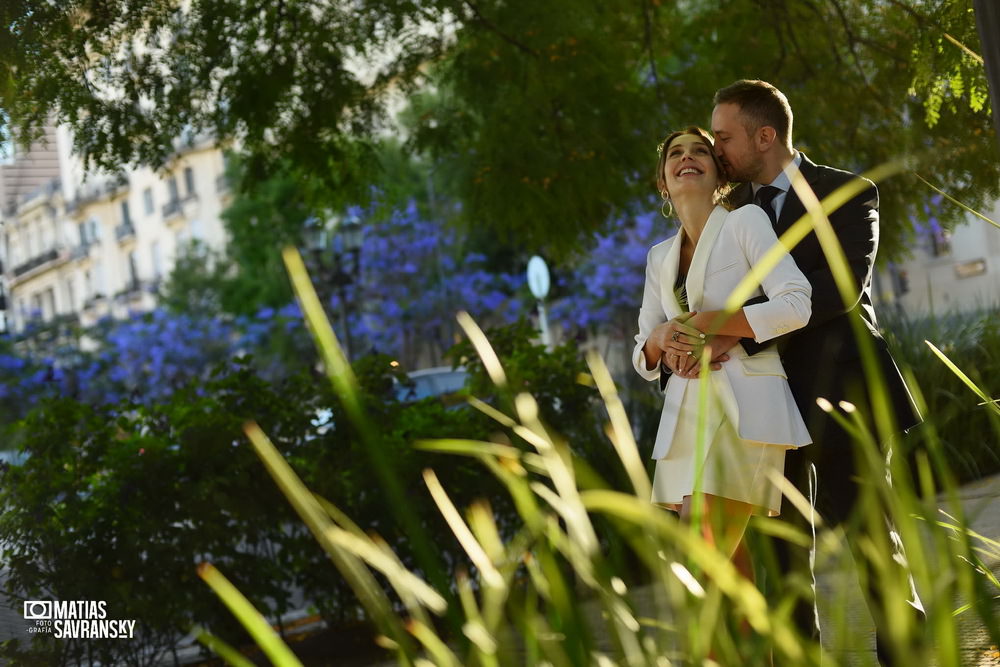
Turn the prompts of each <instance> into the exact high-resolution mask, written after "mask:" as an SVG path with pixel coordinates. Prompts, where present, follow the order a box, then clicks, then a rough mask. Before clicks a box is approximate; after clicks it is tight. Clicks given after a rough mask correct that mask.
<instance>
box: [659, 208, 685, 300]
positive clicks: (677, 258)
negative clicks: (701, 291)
mask: <svg viewBox="0 0 1000 667" xmlns="http://www.w3.org/2000/svg"><path fill="white" fill-rule="evenodd" d="M683 240H684V228H683V227H682V228H681V229H680V230H679V231H678V232H677V236H675V237H674V240H673V242H672V243H671V244H670V249H669V250H667V254H666V255H665V256H664V257H663V263H662V264H660V276H661V278H660V302H661V303H662V304H663V312H664V313H665V314H666V316H667V319H668V320H672V319H673V318H675V317H677V316H678V315H680V314H681V312H682V311H681V305H680V304H679V303H678V302H677V295H676V294H675V293H674V283H676V282H677V270H678V267H679V266H680V263H681V242H682V241H683Z"/></svg>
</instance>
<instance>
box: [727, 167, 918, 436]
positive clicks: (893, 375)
mask: <svg viewBox="0 0 1000 667" xmlns="http://www.w3.org/2000/svg"><path fill="white" fill-rule="evenodd" d="M800 170H801V172H802V176H803V177H804V178H805V180H806V182H807V183H808V184H809V186H810V187H811V188H812V189H813V191H814V192H815V193H816V196H817V197H819V199H820V200H822V199H823V198H824V197H826V196H827V195H829V194H830V193H831V192H833V191H834V190H836V189H837V188H839V187H840V186H842V185H844V184H845V183H847V182H848V181H850V180H852V179H856V178H860V177H859V176H855V175H854V174H852V173H850V172H847V171H841V170H840V169H833V168H831V167H825V166H821V165H817V164H815V163H813V162H812V161H810V160H809V159H808V158H807V157H806V156H805V155H803V156H802V164H801V166H800ZM865 185H866V186H867V187H866V188H865V189H864V191H862V192H861V194H859V195H857V196H856V197H854V198H853V199H851V200H850V201H849V202H848V203H846V204H845V205H843V206H842V207H840V208H839V209H838V210H836V211H834V212H833V213H831V214H830V216H829V217H830V223H831V224H832V226H833V229H834V231H835V232H836V234H837V238H838V240H839V241H840V244H841V246H842V247H843V249H844V254H845V255H846V256H847V260H848V263H849V264H850V268H851V273H852V274H853V276H854V284H855V287H856V290H855V291H854V294H853V300H852V302H851V303H848V304H845V303H844V299H843V298H842V297H841V295H840V292H839V291H838V290H837V286H836V284H835V283H834V280H833V274H832V272H831V271H830V265H829V263H828V262H827V261H826V256H825V255H824V254H823V250H822V248H821V247H820V244H819V239H818V238H817V237H816V234H815V233H812V232H811V233H810V234H809V235H808V236H806V237H805V238H804V239H803V240H802V241H801V242H800V243H799V244H798V245H796V246H795V248H793V249H792V251H791V255H792V257H793V258H794V259H795V263H796V264H798V266H799V269H801V271H802V272H803V273H804V274H805V275H806V278H808V279H809V282H810V283H811V284H812V290H813V291H812V316H811V317H810V319H809V323H808V324H807V325H806V326H805V327H804V328H802V329H799V330H797V331H794V332H792V333H790V334H787V335H785V336H782V337H780V338H777V339H775V340H774V341H772V342H769V343H768V345H770V344H776V345H778V346H779V349H780V350H781V358H782V361H783V362H784V365H785V370H786V371H787V373H788V383H789V385H790V386H791V389H792V393H793V395H794V396H795V400H796V403H797V404H798V406H799V410H800V411H801V412H802V416H803V417H804V418H805V419H806V424H807V425H808V426H809V428H810V432H811V433H812V436H813V439H814V441H816V442H817V443H820V442H822V441H827V442H829V441H831V440H840V441H843V442H845V443H846V442H848V438H847V435H846V434H844V433H842V431H841V430H840V429H839V427H838V428H837V429H833V428H830V425H829V424H828V423H824V424H823V425H822V426H819V422H829V421H830V420H828V419H825V418H824V417H823V415H822V414H821V413H820V411H819V410H818V408H817V406H816V398H817V397H820V396H822V397H824V398H826V399H828V400H830V402H831V403H833V405H834V406H836V405H837V404H838V403H839V401H841V400H850V401H851V402H854V403H856V404H857V405H858V406H859V407H862V409H864V408H865V407H867V405H870V402H869V400H868V398H867V395H868V394H867V387H868V385H869V383H868V382H867V380H866V378H865V374H864V370H863V368H862V365H861V352H860V349H859V347H858V342H857V339H856V337H855V333H854V331H853V328H852V320H854V321H857V322H860V323H861V324H862V327H863V331H864V335H865V336H868V337H869V339H870V340H871V341H872V342H873V344H874V348H875V353H876V357H877V360H878V365H879V367H880V369H881V371H882V375H883V377H884V378H885V384H886V389H887V391H888V397H889V403H890V404H891V408H892V411H893V413H894V417H895V423H896V426H897V428H898V429H900V430H904V429H907V428H910V427H911V426H913V425H915V424H917V423H919V421H920V417H919V415H918V413H917V411H916V409H915V408H914V407H913V403H912V399H911V397H910V393H909V391H908V390H907V388H906V385H905V384H904V382H903V379H902V377H901V376H900V374H899V369H898V368H897V367H896V364H895V362H894V361H893V360H892V357H891V356H890V354H889V350H888V348H887V346H886V343H885V340H884V339H883V338H882V336H881V334H880V333H879V330H878V321H877V320H876V319H875V309H874V307H873V306H872V297H871V283H872V267H873V264H874V262H875V253H876V251H877V250H878V190H877V189H876V187H875V184H874V183H872V182H871V181H868V180H865ZM752 197H753V189H752V187H751V186H750V184H749V183H744V184H742V185H740V186H738V187H737V188H736V190H734V191H733V192H732V194H731V195H730V202H731V203H732V204H733V207H734V208H738V207H740V206H743V205H746V204H748V203H750V202H751V201H752ZM805 212H806V209H805V206H803V204H802V202H801V201H800V200H799V197H798V196H797V195H796V194H795V192H794V190H791V191H789V193H788V195H787V196H786V198H785V203H784V206H783V207H782V209H781V216H780V217H779V218H778V222H777V224H776V225H775V231H777V233H778V235H779V236H780V235H781V234H782V233H784V232H785V231H786V230H787V229H788V228H789V227H790V226H791V225H792V224H793V223H794V222H795V221H796V220H798V219H799V218H800V217H802V215H804V214H805ZM742 345H743V347H744V349H746V351H747V352H748V353H749V354H754V353H755V352H757V351H758V350H760V349H762V348H763V347H764V346H762V345H760V344H758V343H756V342H755V341H753V340H752V339H744V340H743V341H742ZM865 412H868V410H865Z"/></svg>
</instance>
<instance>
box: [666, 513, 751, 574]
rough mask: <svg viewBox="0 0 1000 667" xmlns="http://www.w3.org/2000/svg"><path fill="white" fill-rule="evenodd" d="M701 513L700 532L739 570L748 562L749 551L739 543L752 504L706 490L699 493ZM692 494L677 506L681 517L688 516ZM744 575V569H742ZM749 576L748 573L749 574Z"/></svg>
mask: <svg viewBox="0 0 1000 667" xmlns="http://www.w3.org/2000/svg"><path fill="white" fill-rule="evenodd" d="M703 498H704V503H703V504H702V517H701V535H702V537H703V538H704V539H705V541H706V542H708V543H709V544H712V545H714V546H715V547H716V548H717V549H719V551H721V552H722V553H723V554H725V555H726V557H727V558H729V559H730V560H732V561H733V562H734V564H735V565H736V566H737V567H738V568H740V571H741V572H743V566H744V565H748V561H749V558H748V556H749V554H748V553H747V551H746V547H745V546H744V544H743V535H744V533H746V529H747V524H748V523H749V521H750V515H751V514H752V513H753V505H750V504H749V503H742V502H740V501H738V500H730V499H728V498H722V497H720V496H713V495H712V494H710V493H706V494H704V496H703ZM691 510H692V498H691V496H684V504H683V505H682V506H681V519H682V520H684V521H690V520H691ZM743 574H744V575H746V573H745V572H743ZM748 578H752V574H751V577H748Z"/></svg>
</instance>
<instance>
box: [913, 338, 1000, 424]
mask: <svg viewBox="0 0 1000 667" xmlns="http://www.w3.org/2000/svg"><path fill="white" fill-rule="evenodd" d="M924 342H925V343H927V347H929V348H931V352H933V353H934V354H935V355H937V358H938V359H940V360H941V362H942V363H943V364H944V365H945V366H947V367H948V368H949V369H950V370H951V372H952V373H954V374H955V375H957V376H958V379H959V380H961V381H962V382H963V383H964V384H965V386H966V387H968V388H969V389H971V390H972V391H973V392H974V393H975V394H976V396H978V397H979V398H981V399H983V402H984V405H987V406H989V408H990V409H991V410H993V412H995V413H997V414H998V415H1000V405H998V404H997V402H996V401H994V400H993V399H992V398H990V397H989V396H987V395H986V392H984V391H983V390H982V389H980V388H979V387H978V386H976V383H975V382H973V381H972V380H971V379H970V378H969V376H968V375H966V374H965V373H963V372H962V369H961V368H959V367H958V366H956V365H955V362H953V361H952V360H951V359H949V358H948V356H947V355H946V354H945V353H944V352H942V351H941V350H939V349H938V348H937V347H935V346H934V343H932V342H930V341H929V340H925V341H924Z"/></svg>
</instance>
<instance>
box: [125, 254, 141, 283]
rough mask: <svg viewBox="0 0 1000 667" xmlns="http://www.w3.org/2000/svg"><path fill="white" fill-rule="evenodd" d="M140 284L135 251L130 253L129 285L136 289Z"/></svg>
mask: <svg viewBox="0 0 1000 667" xmlns="http://www.w3.org/2000/svg"><path fill="white" fill-rule="evenodd" d="M138 285H139V270H138V269H137V268H136V265H135V251H134V250H133V251H132V252H130V253H129V254H128V285H127V287H128V288H129V289H134V288H135V287H137V286H138Z"/></svg>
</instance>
